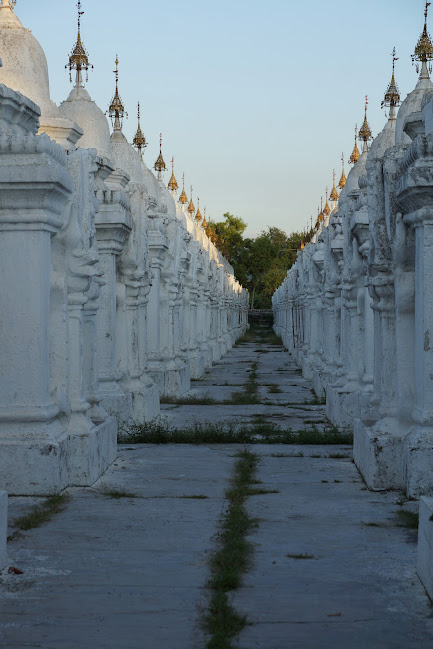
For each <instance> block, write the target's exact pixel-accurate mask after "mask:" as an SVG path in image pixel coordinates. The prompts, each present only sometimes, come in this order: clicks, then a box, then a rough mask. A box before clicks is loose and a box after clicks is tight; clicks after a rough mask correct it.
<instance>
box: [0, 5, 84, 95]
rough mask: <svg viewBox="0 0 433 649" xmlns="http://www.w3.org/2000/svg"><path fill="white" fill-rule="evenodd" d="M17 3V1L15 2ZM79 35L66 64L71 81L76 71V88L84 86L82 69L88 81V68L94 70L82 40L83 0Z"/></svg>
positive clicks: (79, 17)
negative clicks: (73, 71) (73, 72)
mask: <svg viewBox="0 0 433 649" xmlns="http://www.w3.org/2000/svg"><path fill="white" fill-rule="evenodd" d="M14 5H15V3H14ZM3 6H5V5H4V0H3ZM77 7H78V35H77V42H76V43H75V47H74V49H73V50H72V52H71V55H70V57H69V63H68V64H67V65H65V69H68V68H69V81H70V82H71V83H72V70H75V71H76V74H75V88H81V87H82V85H83V84H82V81H83V79H82V77H81V71H82V70H85V71H86V81H88V80H89V75H88V70H89V68H90V69H92V70H93V65H91V64H90V63H89V55H88V54H87V51H86V49H85V47H84V45H83V43H82V41H81V16H82V15H83V14H84V11H81V0H78V4H77Z"/></svg>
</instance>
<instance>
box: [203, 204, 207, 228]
mask: <svg viewBox="0 0 433 649" xmlns="http://www.w3.org/2000/svg"><path fill="white" fill-rule="evenodd" d="M207 226H208V222H207V220H206V208H204V212H203V227H204V229H205V230H207Z"/></svg>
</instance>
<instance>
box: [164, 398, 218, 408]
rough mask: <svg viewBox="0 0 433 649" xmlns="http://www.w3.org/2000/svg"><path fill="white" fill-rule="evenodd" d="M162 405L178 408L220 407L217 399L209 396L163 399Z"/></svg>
mask: <svg viewBox="0 0 433 649" xmlns="http://www.w3.org/2000/svg"><path fill="white" fill-rule="evenodd" d="M160 403H162V404H176V405H177V406H215V405H218V404H219V403H220V402H218V401H217V400H216V399H213V398H212V397H209V396H204V397H185V398H183V399H182V398H180V399H176V398H175V397H161V399H160Z"/></svg>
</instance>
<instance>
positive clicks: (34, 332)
mask: <svg viewBox="0 0 433 649" xmlns="http://www.w3.org/2000/svg"><path fill="white" fill-rule="evenodd" d="M38 114H39V111H38V108H37V107H36V106H35V105H34V104H33V103H32V102H30V101H29V100H28V99H26V98H25V97H23V96H21V95H19V94H17V93H15V92H13V91H11V90H9V89H8V88H6V87H4V86H0V133H1V137H0V195H1V202H0V277H1V287H0V358H1V362H0V488H6V489H7V490H8V491H10V492H12V493H15V494H35V493H37V494H46V493H51V492H53V491H55V490H59V489H62V488H64V487H66V486H67V484H68V472H67V435H66V430H65V426H64V423H63V422H62V421H61V419H60V418H59V417H58V415H59V406H58V404H56V403H54V402H53V400H52V396H51V386H50V275H51V237H52V236H53V235H55V234H56V232H58V231H59V229H60V228H61V227H62V225H63V220H64V209H65V204H66V202H67V200H68V198H69V196H70V195H71V192H72V188H73V183H72V179H71V177H70V175H69V174H68V173H67V171H66V169H65V165H66V154H65V152H64V151H63V149H61V147H60V146H58V145H57V144H55V143H54V142H52V141H51V140H50V139H49V138H48V137H47V136H45V135H43V136H35V133H36V131H37V129H38Z"/></svg>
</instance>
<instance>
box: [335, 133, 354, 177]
mask: <svg viewBox="0 0 433 649" xmlns="http://www.w3.org/2000/svg"><path fill="white" fill-rule="evenodd" d="M355 144H356V140H355ZM341 162H342V164H343V171H342V172H341V178H340V182H339V183H338V186H339V188H340V189H344V188H345V186H346V182H347V178H346V174H345V172H344V153H342V154H341Z"/></svg>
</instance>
